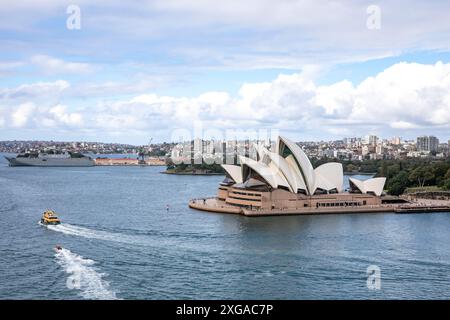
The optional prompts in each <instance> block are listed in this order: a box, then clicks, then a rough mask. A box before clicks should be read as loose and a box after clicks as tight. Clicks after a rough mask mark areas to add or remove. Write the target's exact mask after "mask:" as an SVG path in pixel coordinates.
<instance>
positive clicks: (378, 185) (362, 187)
mask: <svg viewBox="0 0 450 320" xmlns="http://www.w3.org/2000/svg"><path fill="white" fill-rule="evenodd" d="M349 180H350V182H351V183H353V185H354V186H355V187H357V188H358V189H359V191H361V193H367V192H373V193H375V194H376V195H377V196H381V194H382V193H383V188H384V184H385V183H386V178H372V179H367V180H364V181H362V180H358V179H355V178H349Z"/></svg>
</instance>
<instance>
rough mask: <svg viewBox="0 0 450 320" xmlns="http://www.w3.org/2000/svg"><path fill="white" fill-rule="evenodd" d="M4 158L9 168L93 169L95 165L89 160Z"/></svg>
mask: <svg viewBox="0 0 450 320" xmlns="http://www.w3.org/2000/svg"><path fill="white" fill-rule="evenodd" d="M5 158H6V160H8V162H9V166H10V167H93V166H94V164H95V163H94V160H92V159H90V158H68V159H58V158H55V159H51V158H47V159H42V158H25V157H24V158H9V157H5Z"/></svg>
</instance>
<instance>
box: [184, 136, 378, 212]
mask: <svg viewBox="0 0 450 320" xmlns="http://www.w3.org/2000/svg"><path fill="white" fill-rule="evenodd" d="M239 159H240V166H237V165H226V164H224V165H222V166H223V168H224V169H225V171H226V178H225V180H224V181H223V182H222V183H221V184H220V186H219V189H218V193H217V196H216V197H215V198H210V199H197V200H191V201H190V203H189V206H190V207H191V208H195V209H199V210H205V211H214V212H228V213H241V214H245V215H264V214H267V215H272V214H302V213H327V212H331V213H333V212H367V211H377V210H378V211H380V209H381V208H382V207H384V205H383V203H384V201H383V197H382V193H383V187H384V184H385V181H386V178H372V179H368V180H364V181H361V180H358V179H354V178H349V188H348V189H347V190H344V174H343V167H342V164H340V163H337V162H329V163H325V164H323V165H321V166H318V167H317V168H313V166H312V164H311V162H310V161H309V159H308V157H307V156H306V154H305V153H304V152H303V150H302V149H301V148H300V147H299V146H298V145H297V144H296V143H294V142H292V141H290V140H288V139H286V138H284V137H279V138H278V140H277V142H276V145H275V150H273V151H271V150H269V149H268V148H266V147H262V146H261V147H258V148H257V159H256V160H254V159H251V158H247V157H242V156H241V157H240V158H239Z"/></svg>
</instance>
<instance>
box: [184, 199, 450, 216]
mask: <svg viewBox="0 0 450 320" xmlns="http://www.w3.org/2000/svg"><path fill="white" fill-rule="evenodd" d="M189 207H190V208H192V209H196V210H201V211H208V212H216V213H232V214H242V215H244V216H248V217H263V216H287V215H314V214H358V213H402V214H407V213H428V212H450V204H449V205H429V206H422V205H417V204H410V205H405V204H402V205H394V204H383V205H379V206H360V207H354V206H352V207H334V208H333V207H326V208H325V207H322V208H320V207H319V208H296V209H249V208H246V207H238V206H233V205H230V204H227V203H225V201H223V200H219V199H217V198H206V199H193V200H191V201H189Z"/></svg>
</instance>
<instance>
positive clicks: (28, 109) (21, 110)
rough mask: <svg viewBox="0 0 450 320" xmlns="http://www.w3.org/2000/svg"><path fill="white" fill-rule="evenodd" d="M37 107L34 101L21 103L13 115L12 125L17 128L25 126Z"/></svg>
mask: <svg viewBox="0 0 450 320" xmlns="http://www.w3.org/2000/svg"><path fill="white" fill-rule="evenodd" d="M35 109H36V106H35V105H34V104H33V103H24V104H21V105H20V106H19V107H18V108H17V110H15V111H14V112H13V113H12V115H11V120H12V126H13V127H17V128H21V127H23V126H25V125H26V124H27V122H28V119H29V118H30V116H31V115H32V114H33V111H34V110H35Z"/></svg>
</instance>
